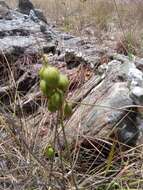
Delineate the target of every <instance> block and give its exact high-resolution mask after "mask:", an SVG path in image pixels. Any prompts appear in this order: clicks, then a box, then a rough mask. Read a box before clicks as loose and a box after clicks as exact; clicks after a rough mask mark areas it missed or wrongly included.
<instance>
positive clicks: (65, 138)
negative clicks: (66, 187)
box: [60, 109, 78, 190]
mask: <svg viewBox="0 0 143 190" xmlns="http://www.w3.org/2000/svg"><path fill="white" fill-rule="evenodd" d="M60 116H61V117H60V124H61V127H62V132H63V138H64V141H65V147H66V150H67V153H68V156H69V162H70V168H71V174H72V181H73V183H74V186H75V188H76V190H78V187H77V184H76V180H75V177H74V173H73V168H72V159H71V156H70V149H69V146H68V141H67V137H66V133H65V127H64V123H63V109H61V110H60Z"/></svg>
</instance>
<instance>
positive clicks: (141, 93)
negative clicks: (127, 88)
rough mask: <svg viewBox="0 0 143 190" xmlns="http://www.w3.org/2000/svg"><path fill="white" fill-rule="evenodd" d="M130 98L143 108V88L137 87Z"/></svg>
mask: <svg viewBox="0 0 143 190" xmlns="http://www.w3.org/2000/svg"><path fill="white" fill-rule="evenodd" d="M130 96H131V97H132V99H133V100H134V102H135V104H137V105H140V106H143V88H142V87H139V86H136V87H134V88H133V89H132V90H131V92H130Z"/></svg>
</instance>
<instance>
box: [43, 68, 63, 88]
mask: <svg viewBox="0 0 143 190" xmlns="http://www.w3.org/2000/svg"><path fill="white" fill-rule="evenodd" d="M59 76H60V74H59V71H58V69H57V68H55V67H51V66H49V67H46V68H45V69H44V70H43V72H42V78H43V80H45V81H46V83H47V86H49V87H50V88H56V87H57V86H58V82H59Z"/></svg>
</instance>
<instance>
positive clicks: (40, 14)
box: [34, 9, 47, 24]
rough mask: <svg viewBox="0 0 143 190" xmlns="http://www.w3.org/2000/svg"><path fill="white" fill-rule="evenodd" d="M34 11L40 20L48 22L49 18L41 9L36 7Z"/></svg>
mask: <svg viewBox="0 0 143 190" xmlns="http://www.w3.org/2000/svg"><path fill="white" fill-rule="evenodd" d="M34 12H35V15H36V16H37V18H38V19H39V20H41V21H43V22H44V23H46V24H47V18H46V17H45V15H44V13H43V12H42V11H41V10H40V9H34Z"/></svg>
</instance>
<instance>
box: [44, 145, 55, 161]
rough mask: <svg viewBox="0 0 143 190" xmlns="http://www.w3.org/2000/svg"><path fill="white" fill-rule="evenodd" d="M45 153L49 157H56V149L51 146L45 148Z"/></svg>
mask: <svg viewBox="0 0 143 190" xmlns="http://www.w3.org/2000/svg"><path fill="white" fill-rule="evenodd" d="M44 155H45V156H46V157H47V158H49V159H52V158H53V157H54V149H53V148H52V147H51V146H48V147H46V148H45V150H44Z"/></svg>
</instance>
